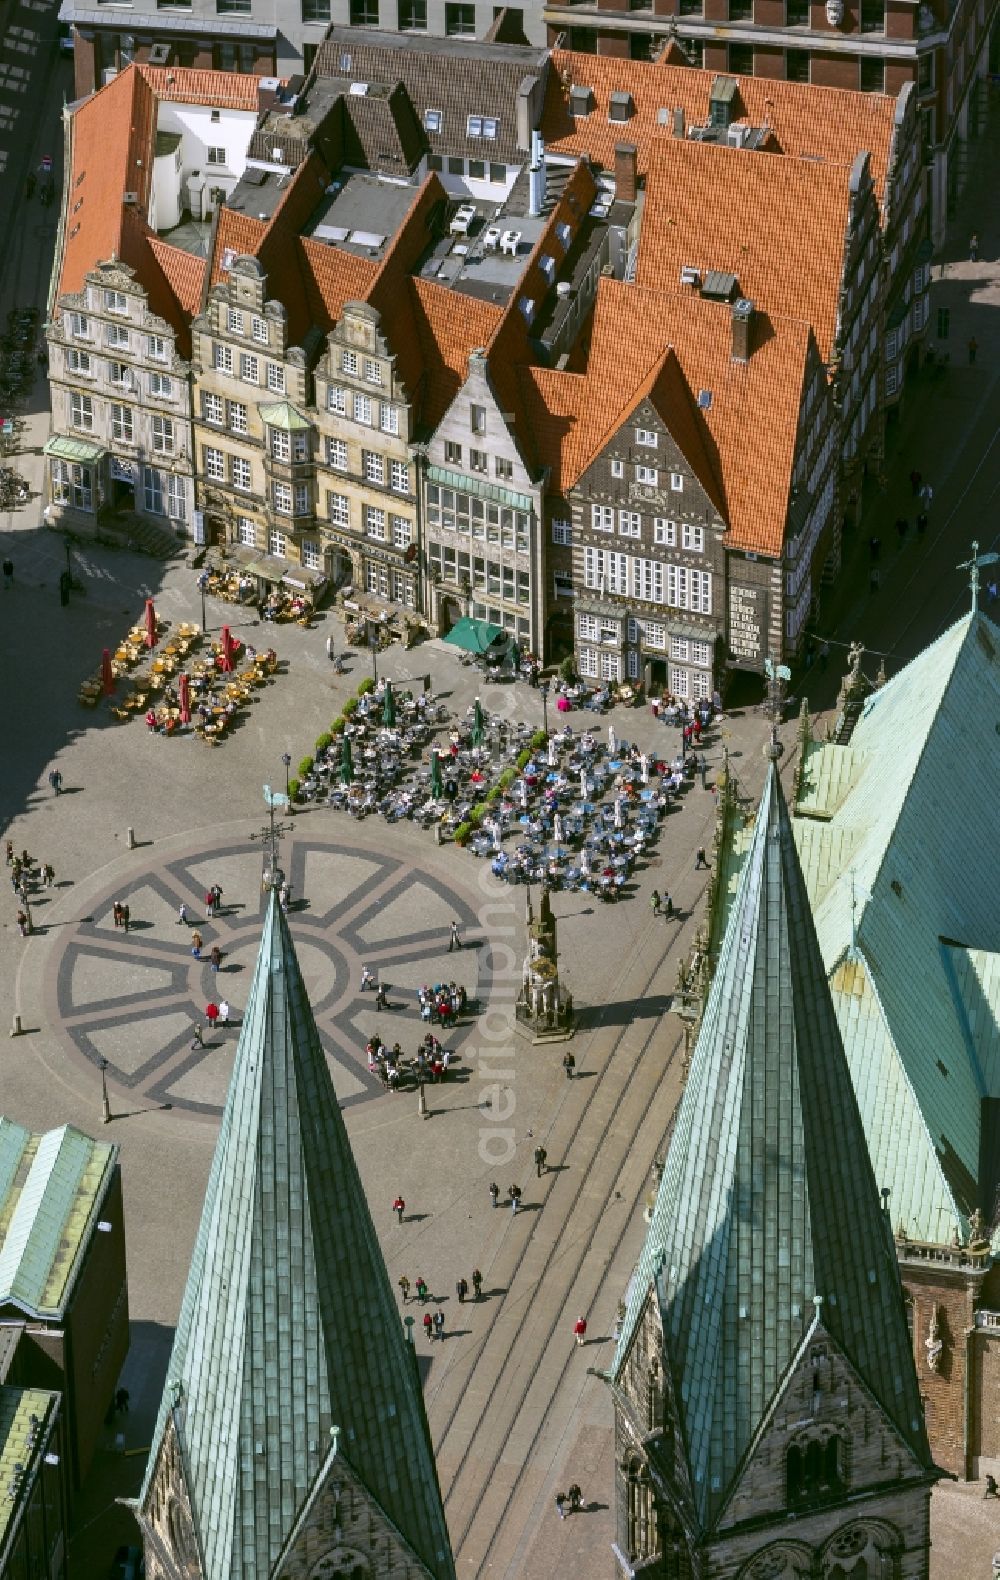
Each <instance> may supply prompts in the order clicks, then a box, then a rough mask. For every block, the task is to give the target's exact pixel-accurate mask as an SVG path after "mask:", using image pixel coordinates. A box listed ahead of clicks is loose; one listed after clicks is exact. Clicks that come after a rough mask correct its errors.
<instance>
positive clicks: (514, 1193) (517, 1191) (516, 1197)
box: [507, 1185, 521, 1218]
mask: <svg viewBox="0 0 1000 1580" xmlns="http://www.w3.org/2000/svg"><path fill="white" fill-rule="evenodd" d="M507 1196H508V1198H509V1200H510V1215H511V1217H512V1218H516V1217H517V1209H518V1207H520V1205H521V1187H520V1185H508V1187H507Z"/></svg>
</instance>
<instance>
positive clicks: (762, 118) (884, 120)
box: [542, 49, 896, 202]
mask: <svg viewBox="0 0 1000 1580" xmlns="http://www.w3.org/2000/svg"><path fill="white" fill-rule="evenodd" d="M717 75H718V74H717V73H716V72H712V71H697V70H695V69H694V68H693V67H691V66H672V65H669V64H666V63H664V62H662V61H654V62H652V63H650V62H648V61H639V60H620V59H617V58H615V57H613V56H610V55H583V54H577V53H574V52H572V51H570V50H560V49H557V50H553V52H552V64H551V68H550V70H549V74H548V79H547V83H546V92H545V104H544V107H543V112H542V134H543V136H544V138H545V143H546V147H547V148H548V149H549V151H550V152H551V153H558V154H575V155H577V156H580V155H583V154H589V155H590V157H591V158H592V159H593V160H595V162H596V163H597V164H599V165H602V166H603V167H604V168H605V169H611V168H612V167H613V165H614V148H615V144H616V143H622V142H626V143H635V145H636V147H637V149H638V155H639V170H640V173H644V172H645V171H646V169H647V168H648V167H649V164H650V162H651V156H652V150H653V145H654V144H655V143H656V142H657V141H658V140H660V139H662V138H665V137H669V136H670V135H671V131H670V127H669V125H667V126H665V125H663V124H662V123H661V121H660V119H659V117H660V115H661V113H662V112H666V113H667V114H668V115H670V114H671V113H672V111H673V110H674V109H675V108H682V109H683V110H684V114H685V117H686V123H687V125H688V127H690V126H692V125H702V126H703V125H705V123H706V122H707V121H708V101H709V95H710V93H711V88H712V83H713V82H714V80H715V78H716V76H717ZM737 81H738V83H739V99H738V102H737V104H736V107H735V109H736V113H735V116H734V119H736V120H747V121H749V122H750V123H751V124H752V125H754V126H764V125H767V126H769V127H770V129H771V133H772V138H773V142H774V145H775V146H776V148H777V150H778V151H779V152H781V153H784V154H792V155H798V156H799V157H801V158H808V159H816V160H829V161H830V162H831V163H832V164H837V165H845V164H846V165H850V164H852V163H853V162H854V159H855V157H856V155H857V154H859V153H861V152H863V151H867V152H869V153H870V154H871V156H872V179H873V180H874V182H875V188H876V192H877V195H878V198H879V202H882V200H883V198H884V195H885V193H884V189H885V180H886V173H887V171H888V168H889V158H890V153H891V149H892V137H893V125H894V116H895V113H896V100H895V99H893V98H890V97H889V96H888V95H886V94H879V93H853V92H849V91H848V90H847V89H844V88H816V87H813V86H812V85H811V84H803V83H797V82H781V81H777V80H775V79H774V78H771V77H739V78H737ZM570 83H575V84H577V85H578V86H580V87H587V88H590V89H591V90H592V92H593V94H594V108H593V110H592V111H591V113H590V114H589V115H587V116H582V117H580V118H579V119H574V117H573V116H572V115H570V113H569V85H570ZM614 92H624V93H630V94H631V95H632V99H633V101H634V104H635V114H634V115H633V116H632V117H631V119H630V120H628V121H625V122H619V121H609V120H608V100H609V97H610V95H611V94H612V93H614ZM745 157H747V158H759V157H760V155H758V154H752V153H750V152H749V151H747V152H746V155H745Z"/></svg>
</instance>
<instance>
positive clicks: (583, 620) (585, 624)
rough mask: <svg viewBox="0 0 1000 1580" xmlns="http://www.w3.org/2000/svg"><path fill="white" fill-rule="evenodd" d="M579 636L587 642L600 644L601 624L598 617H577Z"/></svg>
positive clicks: (588, 615)
mask: <svg viewBox="0 0 1000 1580" xmlns="http://www.w3.org/2000/svg"><path fill="white" fill-rule="evenodd" d="M576 629H577V634H578V635H579V636H581V637H583V640H584V641H585V642H599V641H600V640H601V622H600V621H599V620H598V619H597V617H596V615H592V614H581V615H578V616H577V622H576Z"/></svg>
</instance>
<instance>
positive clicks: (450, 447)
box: [444, 439, 462, 466]
mask: <svg viewBox="0 0 1000 1580" xmlns="http://www.w3.org/2000/svg"><path fill="white" fill-rule="evenodd" d="M444 458H445V460H446V461H447V462H448V463H449V465H451V466H461V464H462V446H461V445H460V444H457V443H456V442H455V440H454V439H446V440H445V441H444Z"/></svg>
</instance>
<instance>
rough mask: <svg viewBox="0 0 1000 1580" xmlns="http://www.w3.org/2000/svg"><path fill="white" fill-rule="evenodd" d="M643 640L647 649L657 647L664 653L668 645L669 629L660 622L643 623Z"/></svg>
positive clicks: (648, 621) (647, 621)
mask: <svg viewBox="0 0 1000 1580" xmlns="http://www.w3.org/2000/svg"><path fill="white" fill-rule="evenodd" d="M642 638H643V641H644V642H645V644H646V646H647V647H655V648H657V649H658V650H659V651H660V652H661V653H662V652H663V650H664V649H665V648H666V645H667V628H666V626H665V625H661V624H660V622H659V621H658V620H646V621H644V622H643V627H642Z"/></svg>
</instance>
